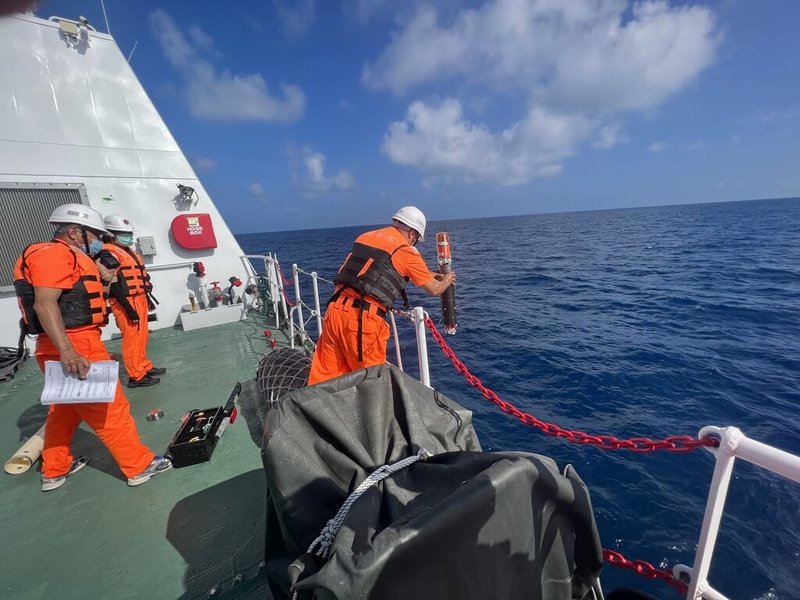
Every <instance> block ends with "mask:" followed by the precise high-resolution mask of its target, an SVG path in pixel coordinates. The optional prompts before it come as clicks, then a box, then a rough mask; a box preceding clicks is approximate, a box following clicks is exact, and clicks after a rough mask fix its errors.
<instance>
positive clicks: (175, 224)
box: [170, 213, 217, 250]
mask: <svg viewBox="0 0 800 600" xmlns="http://www.w3.org/2000/svg"><path fill="white" fill-rule="evenodd" d="M170 230H171V231H172V237H173V238H174V240H175V243H176V244H178V245H179V246H180V247H181V248H186V249H187V250H204V249H206V248H216V247H217V238H216V236H215V235H214V226H213V225H212V224H211V215H209V214H208V213H196V214H182V215H178V216H177V217H175V218H174V219H172V225H171V226H170Z"/></svg>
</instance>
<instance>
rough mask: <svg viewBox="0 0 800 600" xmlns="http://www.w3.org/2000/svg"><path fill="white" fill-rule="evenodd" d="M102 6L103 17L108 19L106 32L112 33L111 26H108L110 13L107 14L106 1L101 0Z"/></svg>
mask: <svg viewBox="0 0 800 600" xmlns="http://www.w3.org/2000/svg"><path fill="white" fill-rule="evenodd" d="M100 6H102V7H103V18H104V19H105V20H106V33H107V34H108V35H111V27H109V26H108V15H107V14H106V3H105V2H103V0H100Z"/></svg>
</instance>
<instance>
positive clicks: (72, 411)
mask: <svg viewBox="0 0 800 600" xmlns="http://www.w3.org/2000/svg"><path fill="white" fill-rule="evenodd" d="M25 262H26V268H25V272H24V273H23V272H22V269H21V259H20V260H18V261H17V265H16V267H15V269H14V279H26V280H27V281H28V282H30V283H31V285H33V286H34V287H48V288H57V289H61V290H64V291H66V290H69V289H70V288H72V287H73V286H74V285H75V284H76V283H77V282H78V281H79V279H80V277H81V276H95V277H97V278H98V279H99V277H100V273H99V272H98V270H97V267H96V266H95V264H94V262H93V261H92V259H91V258H89V257H88V256H86V255H85V254H83V253H82V252H80V251H77V250H74V249H72V248H71V247H70V246H69V245H68V244H65V243H63V242H53V243H52V244H51V245H50V246H47V247H45V248H43V249H41V250H38V251H36V252H32V253H30V254H28V255H27V256H26V261H25ZM103 303H104V301H103ZM67 337H68V338H69V340H70V342H72V345H73V346H74V347H75V350H76V351H77V352H78V353H79V354H81V355H83V356H85V357H86V358H87V359H88V360H89V361H90V362H95V361H99V360H110V359H111V357H110V355H109V354H108V351H107V350H106V347H105V346H104V345H103V342H102V341H101V340H100V327H99V326H98V325H96V324H93V325H86V326H83V327H76V328H74V329H69V330H67ZM36 360H37V362H38V363H39V367H40V368H41V369H42V371H44V363H45V361H47V360H56V361H57V360H60V353H59V351H58V348H57V347H56V346H55V344H54V343H53V342H52V340H51V339H50V338H49V337H48V336H47V334H44V333H41V334H39V336H38V339H37V341H36ZM81 421H86V423H87V424H88V425H89V427H91V428H92V429H93V430H94V432H95V433H96V434H97V437H98V438H100V441H102V442H103V444H105V446H106V448H108V450H109V452H110V453H111V456H113V457H114V460H115V461H116V462H117V465H119V468H120V469H121V470H122V472H123V473H124V474H125V476H126V477H134V476H135V475H138V474H139V473H141V472H142V471H144V470H145V469H146V468H147V466H148V465H149V464H150V462H151V461H152V460H153V458H154V457H155V455H154V454H153V452H151V451H150V450H149V449H148V448H147V447H146V446H145V445H143V444H142V442H141V440H140V439H139V433H138V431H137V430H136V424H135V423H134V421H133V418H132V417H131V414H130V405H129V404H128V399H127V398H126V397H125V394H124V392H123V391H122V386H121V385H120V383H119V381H117V391H116V394H115V396H114V400H113V402H110V403H104V402H96V403H86V404H54V405H52V406H51V407H50V411H49V412H48V414H47V421H46V424H45V430H44V449H43V450H42V474H43V475H44V476H45V477H60V476H61V475H64V474H65V473H66V472H68V471H69V468H70V465H71V463H72V461H73V456H72V453H71V452H70V449H69V445H70V442H71V441H72V436H73V434H74V433H75V430H76V429H77V428H78V425H79V424H80V422H81Z"/></svg>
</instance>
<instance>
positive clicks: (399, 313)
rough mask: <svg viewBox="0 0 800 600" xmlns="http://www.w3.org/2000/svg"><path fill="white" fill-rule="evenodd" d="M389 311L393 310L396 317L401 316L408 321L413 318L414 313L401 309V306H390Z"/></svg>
mask: <svg viewBox="0 0 800 600" xmlns="http://www.w3.org/2000/svg"><path fill="white" fill-rule="evenodd" d="M389 311H391V312H393V313H394V314H396V315H397V316H398V317H403V318H404V319H408V320H409V321H413V320H414V313H413V312H412V311H410V310H403V309H402V308H390V309H389Z"/></svg>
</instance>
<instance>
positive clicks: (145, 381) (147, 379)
mask: <svg viewBox="0 0 800 600" xmlns="http://www.w3.org/2000/svg"><path fill="white" fill-rule="evenodd" d="M160 382H161V380H160V379H159V378H158V377H151V376H150V375H149V374H147V375H145V376H144V377H142V378H141V379H129V380H128V387H129V388H135V387H147V386H150V385H155V384H157V383H160Z"/></svg>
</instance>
